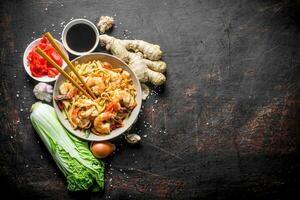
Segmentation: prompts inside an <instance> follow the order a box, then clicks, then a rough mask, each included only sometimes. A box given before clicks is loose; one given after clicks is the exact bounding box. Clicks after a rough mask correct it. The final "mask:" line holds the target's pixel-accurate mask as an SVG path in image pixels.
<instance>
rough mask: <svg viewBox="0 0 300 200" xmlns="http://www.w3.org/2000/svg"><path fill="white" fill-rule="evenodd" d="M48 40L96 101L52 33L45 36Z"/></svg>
mask: <svg viewBox="0 0 300 200" xmlns="http://www.w3.org/2000/svg"><path fill="white" fill-rule="evenodd" d="M45 36H46V38H47V39H48V41H49V42H50V43H51V44H52V46H53V47H54V49H55V50H56V51H57V53H58V54H59V55H60V56H61V57H62V58H63V59H64V61H65V62H66V63H67V65H68V66H69V67H70V68H71V70H72V71H73V72H74V73H75V75H76V76H77V78H78V79H79V80H80V82H81V83H82V84H83V85H84V87H85V88H86V90H87V92H88V93H89V94H90V95H91V96H92V97H93V98H94V99H96V96H95V95H94V93H93V92H92V90H91V89H90V87H89V86H88V85H87V84H86V82H85V81H84V80H83V78H82V76H81V75H80V74H79V73H78V72H77V70H76V69H75V67H74V65H73V64H72V63H71V61H70V60H69V59H68V57H67V56H66V54H65V53H64V52H63V51H62V50H61V48H60V47H59V46H58V45H57V43H56V41H55V40H54V38H53V37H52V35H51V33H49V32H47V33H46V34H45Z"/></svg>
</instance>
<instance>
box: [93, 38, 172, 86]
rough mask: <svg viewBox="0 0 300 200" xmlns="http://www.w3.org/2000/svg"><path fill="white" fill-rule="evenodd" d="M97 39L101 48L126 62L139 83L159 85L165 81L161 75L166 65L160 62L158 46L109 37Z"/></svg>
mask: <svg viewBox="0 0 300 200" xmlns="http://www.w3.org/2000/svg"><path fill="white" fill-rule="evenodd" d="M99 39H100V44H101V46H105V47H106V49H107V50H109V51H111V53H112V54H113V55H115V56H117V57H119V58H120V59H121V60H123V61H124V62H126V63H127V64H128V65H129V67H130V68H131V69H132V70H133V71H134V72H135V74H136V75H137V77H138V78H139V80H140V81H141V82H148V81H150V82H151V83H153V84H154V85H161V84H163V83H164V82H165V81H166V77H165V75H164V74H163V73H164V72H165V71H166V63H165V62H163V61H160V58H161V54H162V51H161V50H160V46H158V45H154V44H150V43H148V42H145V41H143V40H120V39H117V38H114V37H112V36H109V35H100V36H99Z"/></svg>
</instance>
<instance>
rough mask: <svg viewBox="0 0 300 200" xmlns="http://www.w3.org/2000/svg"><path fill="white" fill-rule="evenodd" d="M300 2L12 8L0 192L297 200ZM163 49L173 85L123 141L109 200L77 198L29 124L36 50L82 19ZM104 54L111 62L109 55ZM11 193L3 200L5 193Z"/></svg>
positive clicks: (110, 164) (4, 17)
mask: <svg viewBox="0 0 300 200" xmlns="http://www.w3.org/2000/svg"><path fill="white" fill-rule="evenodd" d="M295 2H297V1H275V0H267V1H247V0H228V1H222V0H198V1H196V0H194V1H171V0H168V1H161V0H155V1H147V0H133V1H121V0H120V1H96V0H91V1H86V0H83V1H70V0H68V1H62V0H50V1H46V0H43V1H1V2H0V34H1V37H0V38H1V42H0V45H1V46H0V61H1V64H0V67H1V70H0V73H1V80H0V81H1V84H0V129H1V130H2V132H1V134H0V180H1V190H2V191H3V192H4V191H5V192H7V193H9V194H10V195H11V196H12V197H17V196H20V197H21V196H22V197H23V198H24V199H83V198H84V199H287V198H288V197H290V196H292V195H299V190H298V187H297V185H299V184H300V162H299V161H300V157H299V156H300V151H299V146H300V123H299V121H300V116H299V108H300V106H299V105H300V104H299V103H300V96H299V95H300V91H299V89H300V80H299V76H300V70H299V69H300V53H299V52H300V29H299V14H297V13H299V5H297V4H296V3H295ZM114 14H116V16H115V19H116V25H117V27H115V28H114V29H113V30H112V31H111V33H110V34H111V35H113V36H116V37H118V38H125V36H126V37H128V38H130V39H143V40H146V41H149V42H153V43H157V44H160V45H161V48H162V50H163V52H164V56H163V59H164V61H165V62H166V63H167V64H168V71H167V83H166V84H165V85H164V86H163V87H160V88H153V89H154V91H155V93H154V94H153V95H151V97H150V98H149V99H148V100H147V101H146V102H144V104H143V105H144V109H143V112H142V113H141V115H140V117H139V120H138V122H137V123H136V125H135V127H134V129H133V130H134V131H135V132H137V133H140V134H141V135H142V138H143V139H142V142H141V143H140V144H139V145H137V146H130V145H128V144H126V143H125V142H124V139H123V138H118V139H117V140H116V141H115V142H116V144H117V146H118V151H117V153H116V154H115V155H114V156H113V157H111V158H109V159H107V160H106V188H105V191H104V192H103V193H100V194H90V193H70V192H68V191H67V190H66V183H65V179H64V177H63V175H62V174H61V173H60V171H59V170H58V168H57V167H56V165H55V163H54V162H53V160H52V158H51V156H50V155H49V153H48V152H47V150H46V148H45V147H44V146H43V144H42V143H41V142H40V140H39V138H38V136H37V135H36V133H35V132H34V130H33V129H32V126H31V124H30V121H29V118H28V117H29V109H30V106H31V105H32V104H33V103H34V102H35V101H36V100H35V99H34V97H33V93H32V89H33V86H34V85H35V84H36V82H35V81H33V80H31V79H30V78H29V77H28V76H27V74H26V72H25V70H24V69H23V66H22V56H23V51H24V50H25V48H26V46H27V45H28V44H29V43H30V42H31V41H32V40H33V38H38V37H39V36H40V35H41V34H42V33H44V32H45V31H51V32H52V34H53V35H54V36H55V37H56V38H60V35H59V33H60V32H61V31H62V29H63V25H64V24H65V23H66V22H68V21H70V19H71V18H81V17H86V18H87V19H89V20H91V21H93V22H96V21H97V20H98V17H99V16H100V15H111V16H113V15H114ZM97 51H101V52H105V50H104V49H102V48H101V47H99V48H98V49H97ZM1 194H3V193H2V192H1Z"/></svg>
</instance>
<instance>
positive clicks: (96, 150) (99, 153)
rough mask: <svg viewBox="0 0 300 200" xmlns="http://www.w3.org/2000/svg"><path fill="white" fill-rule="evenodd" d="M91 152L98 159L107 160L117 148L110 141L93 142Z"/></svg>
mask: <svg viewBox="0 0 300 200" xmlns="http://www.w3.org/2000/svg"><path fill="white" fill-rule="evenodd" d="M90 150H91V152H92V153H93V155H94V156H95V157H96V158H105V157H107V156H109V155H110V154H111V153H112V152H114V151H115V150H116V146H115V145H114V144H112V143H110V142H108V141H104V142H92V143H91V146H90Z"/></svg>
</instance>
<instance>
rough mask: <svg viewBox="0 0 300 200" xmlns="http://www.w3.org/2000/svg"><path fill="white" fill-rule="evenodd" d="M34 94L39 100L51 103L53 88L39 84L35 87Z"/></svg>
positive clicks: (45, 84)
mask: <svg viewBox="0 0 300 200" xmlns="http://www.w3.org/2000/svg"><path fill="white" fill-rule="evenodd" d="M33 93H34V96H35V97H36V98H37V99H39V100H42V101H47V102H51V99H52V93H53V87H52V86H51V85H49V84H47V83H38V84H37V85H36V86H34V88H33Z"/></svg>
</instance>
